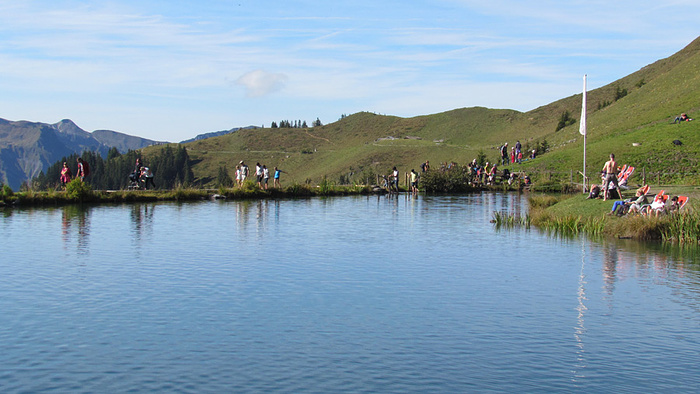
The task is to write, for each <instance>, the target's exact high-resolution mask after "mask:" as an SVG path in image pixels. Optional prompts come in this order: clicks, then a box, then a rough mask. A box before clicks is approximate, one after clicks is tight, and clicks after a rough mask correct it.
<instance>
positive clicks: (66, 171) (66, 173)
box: [60, 161, 73, 187]
mask: <svg viewBox="0 0 700 394" xmlns="http://www.w3.org/2000/svg"><path fill="white" fill-rule="evenodd" d="M72 176H73V174H72V173H71V171H70V168H68V164H67V163H66V162H65V161H64V162H63V168H62V169H61V178H60V180H61V185H62V186H63V187H66V184H67V183H69V182H70V178H71V177H72Z"/></svg>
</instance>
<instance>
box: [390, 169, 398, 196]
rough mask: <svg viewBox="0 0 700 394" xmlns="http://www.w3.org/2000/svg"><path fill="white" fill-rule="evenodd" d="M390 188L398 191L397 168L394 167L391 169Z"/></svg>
mask: <svg viewBox="0 0 700 394" xmlns="http://www.w3.org/2000/svg"><path fill="white" fill-rule="evenodd" d="M391 178H392V179H391V188H392V189H393V190H394V191H395V192H396V193H398V192H399V170H397V169H396V167H394V169H393V170H392V171H391Z"/></svg>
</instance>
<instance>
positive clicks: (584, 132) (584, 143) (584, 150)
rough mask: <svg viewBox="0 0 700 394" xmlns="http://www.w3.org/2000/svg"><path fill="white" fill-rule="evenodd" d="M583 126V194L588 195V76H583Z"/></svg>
mask: <svg viewBox="0 0 700 394" xmlns="http://www.w3.org/2000/svg"><path fill="white" fill-rule="evenodd" d="M581 101H582V104H581V124H580V126H579V129H578V132H579V133H581V134H582V135H583V192H584V193H586V134H587V133H586V75H585V74H584V75H583V99H582V100H581Z"/></svg>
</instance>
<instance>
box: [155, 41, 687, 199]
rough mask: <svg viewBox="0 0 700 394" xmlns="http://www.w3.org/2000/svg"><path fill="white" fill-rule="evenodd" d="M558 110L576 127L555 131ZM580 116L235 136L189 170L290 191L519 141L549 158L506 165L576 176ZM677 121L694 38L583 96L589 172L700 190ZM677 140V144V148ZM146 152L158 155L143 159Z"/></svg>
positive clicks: (563, 104)
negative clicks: (243, 170) (615, 170)
mask: <svg viewBox="0 0 700 394" xmlns="http://www.w3.org/2000/svg"><path fill="white" fill-rule="evenodd" d="M624 92H626V95H624V94H623V93H624ZM564 111H569V112H570V114H571V116H572V117H573V118H574V119H576V122H575V123H574V124H572V125H571V126H568V127H565V128H563V129H561V130H559V131H555V129H556V126H557V123H558V121H559V118H560V117H561V115H562V113H563V112H564ZM580 112H581V94H578V95H574V96H571V97H567V98H564V99H561V100H558V101H556V102H553V103H551V104H548V105H545V106H542V107H539V108H537V109H534V110H532V111H529V112H526V113H522V112H518V111H513V110H504V109H487V108H480V107H476V108H461V109H455V110H452V111H448V112H444V113H439V114H434V115H427V116H419V117H414V118H399V117H393V116H383V115H376V114H372V113H367V112H362V113H357V114H354V115H350V116H347V117H344V118H342V119H341V120H339V121H337V122H335V123H331V124H328V125H325V126H321V127H314V128H308V129H253V130H240V131H237V132H235V133H233V134H229V135H225V136H221V137H215V138H209V139H206V140H202V141H195V142H191V143H188V144H186V147H187V149H188V152H189V154H190V157H191V158H192V159H193V160H194V161H195V164H194V166H193V171H194V173H195V176H196V177H197V178H198V179H199V180H200V182H201V183H202V185H205V186H214V184H215V178H216V175H217V173H218V170H219V167H221V166H224V167H226V168H227V169H228V171H229V173H230V174H231V176H233V172H234V167H235V165H236V164H237V163H238V162H239V161H241V160H245V161H246V162H247V163H248V164H249V165H251V166H253V165H254V164H255V163H256V162H260V163H261V164H266V165H267V166H268V167H270V168H272V167H274V166H278V167H280V168H281V169H283V170H285V171H286V172H288V173H289V174H288V175H286V178H285V180H286V181H287V182H289V181H295V182H299V183H302V182H304V181H306V180H310V181H312V182H317V181H319V180H320V179H322V178H323V177H328V178H329V179H331V180H333V181H337V180H339V179H340V178H341V177H343V178H344V179H348V178H349V179H350V181H352V180H353V179H354V178H353V177H357V176H358V174H360V173H362V172H376V173H388V171H389V169H391V167H393V166H397V167H398V168H399V169H400V170H401V171H402V172H405V171H410V169H411V168H415V169H418V167H419V165H420V163H421V162H423V161H425V160H429V161H430V162H431V163H433V164H437V163H441V162H450V161H454V162H457V163H460V164H466V163H467V162H469V161H471V160H472V159H473V158H475V157H476V156H477V154H478V153H479V152H480V151H483V152H485V153H486V154H487V158H488V159H489V160H490V161H494V160H496V158H497V156H498V151H497V148H498V146H500V145H501V144H502V143H503V142H508V143H509V145H511V146H512V145H514V143H515V141H516V140H518V139H519V140H520V141H521V142H522V143H523V145H526V144H529V145H534V144H535V143H536V142H541V141H543V140H545V139H546V140H547V142H548V143H549V145H550V146H551V150H550V152H548V153H547V154H544V155H542V156H540V157H538V158H537V159H535V160H531V161H527V162H525V163H524V164H523V165H522V166H511V168H512V169H513V168H515V169H523V170H525V171H527V172H529V173H531V174H533V176H534V177H535V178H536V179H537V177H538V176H539V177H544V176H545V175H542V174H544V172H545V171H553V172H558V173H560V174H563V173H570V172H571V171H572V170H573V171H574V173H575V172H576V171H579V170H581V169H582V163H583V155H582V151H583V145H582V144H583V137H582V136H581V135H580V134H579V133H578V128H579V125H578V120H579V119H580ZM681 112H686V113H688V115H690V117H692V118H697V117H700V38H699V39H696V40H695V41H694V42H692V43H691V44H690V45H688V46H687V47H686V48H684V49H683V50H681V51H680V52H678V53H677V54H675V55H673V56H671V57H669V58H667V59H663V60H659V61H657V62H655V63H653V64H650V65H648V66H646V67H644V68H643V69H641V70H639V71H637V72H635V73H633V74H630V75H628V76H626V77H624V78H622V79H620V80H618V81H615V82H613V83H611V84H609V85H606V86H603V87H601V88H599V89H595V90H593V91H590V92H589V93H588V135H587V156H588V159H587V173H588V174H595V173H596V172H598V171H600V168H601V167H602V165H603V163H604V162H605V160H606V159H607V156H608V155H609V154H610V152H614V153H615V154H616V156H617V158H618V161H619V162H620V163H621V164H624V163H628V164H631V165H634V166H636V167H637V168H638V171H637V173H636V176H637V178H633V182H638V181H639V178H640V177H639V175H641V172H642V168H643V169H644V171H645V173H647V174H651V175H650V176H652V177H656V178H657V179H658V180H660V181H663V182H675V183H692V184H694V183H697V182H698V181H697V180H696V178H697V177H696V176H695V172H696V171H697V170H698V158H700V120H696V121H693V122H686V123H683V124H671V123H672V121H673V119H674V117H675V116H677V115H679V114H680V113H681ZM675 139H678V140H680V141H682V142H683V145H681V146H675V145H673V144H672V143H671V141H673V140H675ZM152 149H160V148H159V147H151V148H147V149H146V150H145V152H144V153H145V154H146V155H148V152H149V151H151V150H152ZM657 173H658V174H657ZM661 173H663V175H659V174H661ZM351 174H354V175H352V176H351ZM538 174H540V175H538ZM566 178H567V179H568V178H569V177H568V176H566ZM577 181H580V177H579V178H578V179H577Z"/></svg>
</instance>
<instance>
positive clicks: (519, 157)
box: [515, 140, 523, 164]
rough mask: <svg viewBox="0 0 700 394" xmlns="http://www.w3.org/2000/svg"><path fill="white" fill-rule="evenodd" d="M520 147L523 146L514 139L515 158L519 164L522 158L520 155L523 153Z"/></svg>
mask: <svg viewBox="0 0 700 394" xmlns="http://www.w3.org/2000/svg"><path fill="white" fill-rule="evenodd" d="M522 148H523V146H522V145H521V144H520V140H518V141H516V142H515V158H516V160H517V163H518V164H520V163H521V162H522V161H523V160H522V157H523V156H522V155H523V153H522Z"/></svg>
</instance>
